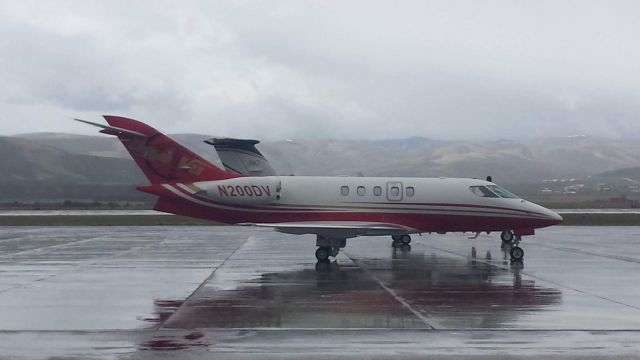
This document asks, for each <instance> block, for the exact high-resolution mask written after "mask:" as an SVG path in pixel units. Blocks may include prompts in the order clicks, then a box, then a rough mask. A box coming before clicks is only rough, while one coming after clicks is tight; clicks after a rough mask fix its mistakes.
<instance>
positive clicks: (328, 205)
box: [76, 115, 562, 262]
mask: <svg viewBox="0 0 640 360" xmlns="http://www.w3.org/2000/svg"><path fill="white" fill-rule="evenodd" d="M104 118H105V120H106V122H107V124H108V125H103V124H99V123H94V122H90V121H86V120H80V119H76V120H78V121H81V122H83V123H87V124H90V125H94V126H97V127H100V128H101V130H100V132H101V133H103V134H108V135H113V136H117V137H118V138H119V139H120V141H121V142H122V144H123V145H124V146H125V147H126V149H127V150H128V152H129V153H130V154H131V156H132V158H133V160H134V161H135V162H136V164H137V165H138V166H139V167H140V169H141V170H142V171H143V172H144V174H145V175H146V177H147V178H148V179H149V182H150V184H148V185H142V186H138V187H137V189H138V190H140V191H143V192H146V193H149V194H153V195H156V196H158V199H157V202H156V204H155V207H154V209H155V210H158V211H161V212H166V213H171V214H177V215H183V216H188V217H194V218H200V219H206V220H212V221H215V222H218V223H225V224H233V225H245V226H248V225H250V226H257V227H267V228H273V229H275V230H277V231H279V232H283V233H288V234H314V235H316V246H317V250H316V252H315V256H316V258H317V259H318V261H324V262H326V261H328V260H329V258H330V257H335V256H337V255H338V253H339V252H340V249H342V248H344V247H345V246H346V244H347V239H350V238H354V237H358V236H390V237H391V239H392V246H394V247H398V246H406V245H408V244H409V243H410V242H411V235H414V234H424V233H448V232H470V233H475V236H476V237H477V236H478V235H479V234H480V233H483V232H486V233H492V232H499V233H500V237H501V241H502V242H503V243H505V244H508V245H509V246H510V247H511V250H510V255H511V259H512V261H522V259H523V257H524V251H523V249H522V248H521V247H520V246H519V243H520V241H521V240H522V237H523V236H527V235H534V234H535V229H538V228H543V227H547V226H551V225H556V224H559V223H561V222H562V218H561V217H560V216H559V215H558V214H556V213H555V212H553V211H551V210H549V209H546V208H544V207H542V206H540V205H537V204H534V203H532V202H529V201H527V200H524V199H521V198H519V197H518V196H516V195H514V194H513V193H511V192H509V191H507V190H506V189H504V188H502V187H500V186H498V185H496V184H495V183H493V182H492V181H491V178H487V180H486V181H485V180H479V179H466V178H413V177H343V176H339V177H335V176H279V175H278V174H277V173H276V172H275V170H274V169H273V168H272V167H271V165H270V164H269V162H268V161H267V160H266V158H265V157H264V156H263V155H262V154H261V153H260V151H258V149H257V148H256V144H258V143H259V142H258V141H257V140H249V139H233V138H213V139H210V140H206V141H205V142H206V143H208V144H210V145H212V146H214V148H215V150H216V151H217V153H218V156H219V158H220V160H221V165H220V166H216V165H214V164H213V163H211V162H210V161H207V160H205V159H204V158H203V157H201V156H199V155H197V154H196V153H195V152H193V151H191V150H189V149H187V148H186V147H184V146H182V145H180V144H178V143H177V142H176V141H174V140H172V139H171V138H170V137H168V136H167V135H165V134H162V133H161V132H159V131H158V130H156V129H154V128H152V127H151V126H149V125H147V124H145V123H142V122H140V121H137V120H133V119H129V118H125V117H120V116H110V115H105V116H104Z"/></svg>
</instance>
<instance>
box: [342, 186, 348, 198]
mask: <svg viewBox="0 0 640 360" xmlns="http://www.w3.org/2000/svg"><path fill="white" fill-rule="evenodd" d="M340 194H342V196H347V195H349V187H348V186H343V187H341V188H340Z"/></svg>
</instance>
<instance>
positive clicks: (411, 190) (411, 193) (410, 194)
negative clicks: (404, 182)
mask: <svg viewBox="0 0 640 360" xmlns="http://www.w3.org/2000/svg"><path fill="white" fill-rule="evenodd" d="M414 194H415V190H414V189H413V186H408V187H407V196H413V195H414Z"/></svg>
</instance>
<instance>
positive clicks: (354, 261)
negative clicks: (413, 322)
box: [343, 251, 436, 330]
mask: <svg viewBox="0 0 640 360" xmlns="http://www.w3.org/2000/svg"><path fill="white" fill-rule="evenodd" d="M343 253H344V254H345V256H346V257H348V258H349V260H351V261H352V262H353V263H354V264H356V265H357V266H358V267H359V268H360V269H362V271H364V272H365V274H367V275H369V277H370V278H372V279H373V280H375V281H376V282H377V283H378V285H380V286H381V287H382V288H383V289H384V290H385V291H386V292H388V293H389V294H390V295H391V296H392V297H393V298H394V299H395V300H396V301H397V302H399V303H400V304H401V305H402V306H403V307H405V308H407V310H409V311H411V313H413V315H415V316H416V317H417V318H418V319H420V321H422V322H423V323H424V324H425V325H427V326H428V327H429V328H431V329H432V330H435V329H436V328H435V327H434V326H433V325H431V324H430V323H429V320H428V319H427V318H426V317H425V316H424V315H422V314H421V313H420V312H418V311H417V310H416V309H414V308H413V307H411V305H410V304H409V303H408V302H407V301H406V300H404V299H403V298H402V297H401V296H400V295H398V294H397V293H396V292H395V290H393V289H391V288H390V287H388V286H386V285H385V284H383V283H382V281H381V280H380V279H379V278H378V277H377V276H375V275H374V274H372V273H371V272H370V271H369V269H367V267H366V266H364V265H361V264H360V263H359V262H358V261H357V260H355V259H354V258H352V257H351V256H350V255H349V254H348V253H347V252H346V251H344V252H343Z"/></svg>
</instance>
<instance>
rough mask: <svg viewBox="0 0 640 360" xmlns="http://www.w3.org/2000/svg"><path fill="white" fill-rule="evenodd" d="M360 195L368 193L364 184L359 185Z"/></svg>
mask: <svg viewBox="0 0 640 360" xmlns="http://www.w3.org/2000/svg"><path fill="white" fill-rule="evenodd" d="M357 191H358V195H359V196H364V194H365V193H366V190H365V188H364V186H358V190H357Z"/></svg>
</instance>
